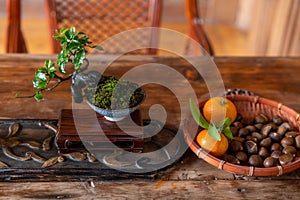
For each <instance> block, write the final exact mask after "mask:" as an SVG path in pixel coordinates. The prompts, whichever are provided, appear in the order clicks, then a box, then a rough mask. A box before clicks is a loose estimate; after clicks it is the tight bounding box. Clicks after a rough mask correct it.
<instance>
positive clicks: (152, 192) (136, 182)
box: [0, 54, 300, 199]
mask: <svg viewBox="0 0 300 200" xmlns="http://www.w3.org/2000/svg"><path fill="white" fill-rule="evenodd" d="M48 58H51V59H55V56H54V55H30V54H29V55H25V54H16V55H9V54H7V55H0V70H1V73H0V83H1V84H0V94H1V97H2V99H1V102H0V117H1V118H2V119H7V118H11V119H57V118H58V115H59V112H60V110H61V109H63V108H71V106H72V103H71V102H72V99H71V94H70V89H69V83H63V84H62V86H61V87H58V88H57V89H55V90H54V91H53V92H51V93H47V95H45V101H42V102H35V101H34V100H33V99H20V98H15V97H14V96H15V93H16V92H17V91H21V92H22V94H31V91H32V83H31V80H32V78H33V76H34V71H35V70H36V69H37V68H38V67H40V66H41V65H42V64H43V62H44V60H45V59H48ZM107 58H109V56H101V57H100V58H99V57H92V56H91V57H90V61H91V63H92V64H91V65H93V63H94V64H95V65H99V67H102V66H104V64H105V63H106V62H107ZM192 59H193V58H192ZM194 59H196V58H194ZM214 61H215V63H216V65H217V66H218V69H219V71H220V74H221V76H222V78H223V81H224V85H225V87H226V88H242V89H246V90H249V91H252V92H254V93H255V94H257V95H259V96H263V97H266V98H269V99H273V100H275V101H279V102H282V103H283V104H285V105H287V106H290V107H291V108H293V109H295V110H296V111H297V112H300V103H299V99H300V88H299V85H300V77H299V74H300V58H279V57H276V58H260V57H245V58H244V57H243V58H242V57H216V58H214ZM145 63H161V64H164V65H167V66H169V67H172V68H173V69H175V70H177V71H178V72H180V73H181V74H183V75H184V76H185V77H186V79H187V80H188V82H189V83H190V84H191V85H192V87H193V88H194V91H196V94H197V95H198V98H200V99H201V98H202V97H203V96H205V94H206V93H207V92H208V91H207V88H206V85H205V83H204V82H203V80H202V79H201V76H200V75H199V74H197V73H196V71H195V69H194V68H193V67H192V66H191V64H189V63H188V62H186V61H185V60H184V59H182V58H176V57H159V56H124V57H121V58H119V59H118V60H116V61H115V62H113V63H112V64H111V66H110V67H109V68H108V70H107V73H108V74H114V75H116V76H120V75H122V74H123V73H125V72H127V71H128V70H129V69H131V68H132V67H135V66H138V65H141V64H145ZM164 76H166V77H167V76H168V74H165V75H164ZM174 83H175V84H177V87H178V89H179V90H180V91H182V94H183V95H184V96H186V99H185V101H187V100H188V97H189V95H190V94H189V93H188V92H186V91H185V88H184V87H183V84H179V83H176V80H174ZM145 88H146V89H145V90H146V93H147V99H146V101H145V102H144V103H143V105H142V106H141V113H142V117H143V118H148V117H149V116H148V114H147V108H148V107H149V106H150V105H152V104H161V105H163V106H165V109H166V112H167V113H168V117H167V121H166V124H167V125H168V126H169V127H171V128H173V129H176V128H177V129H178V128H181V127H178V123H179V121H180V116H181V115H180V109H178V108H177V107H178V106H176V105H178V102H177V100H176V98H175V97H174V95H173V94H172V92H170V91H169V92H168V91H167V92H165V91H166V89H165V88H164V87H160V86H157V85H155V84H152V85H151V84H150V85H147V86H146V87H145ZM183 114H184V113H183ZM299 179H300V170H296V171H293V172H292V173H289V174H284V175H282V176H279V177H243V176H238V175H234V174H231V173H229V172H226V171H222V170H218V169H216V168H215V167H212V166H211V165H209V164H208V163H206V162H204V161H203V160H200V159H198V158H197V157H196V156H195V155H194V154H193V153H192V152H190V151H187V152H186V153H185V154H184V155H183V157H182V158H181V160H179V161H178V162H177V163H175V164H173V165H171V166H170V167H169V168H168V169H166V170H163V172H162V173H160V174H159V176H157V177H156V178H154V180H144V179H130V180H122V181H120V180H119V181H118V180H114V181H113V180H111V181H101V180H100V181H93V180H89V179H84V180H72V182H68V179H66V178H63V177H57V181H54V180H53V181H43V182H40V181H30V180H29V181H28V180H27V181H26V182H23V181H21V180H19V181H13V182H2V183H0V188H1V190H0V196H1V197H7V196H8V197H10V198H16V199H20V198H38V199H45V198H62V199H63V198H76V199H89V198H96V199H98V198H99V199H100V198H103V199H111V198H115V199H127V198H128V199H145V198H155V199H157V198H161V199H177V198H179V199H188V198H189V199H196V198H199V199H202V198H205V199H221V198H222V199H224V198H233V199H240V198H249V199H250V198H259V197H261V198H280V199H297V198H299V195H300V191H299V187H300V181H299ZM70 180H71V179H70ZM7 181H9V180H7Z"/></svg>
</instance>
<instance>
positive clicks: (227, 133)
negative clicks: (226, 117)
mask: <svg viewBox="0 0 300 200" xmlns="http://www.w3.org/2000/svg"><path fill="white" fill-rule="evenodd" d="M223 133H224V135H225V136H226V137H227V138H229V139H231V140H232V139H233V135H232V132H231V130H230V127H229V126H227V127H225V128H224V129H223Z"/></svg>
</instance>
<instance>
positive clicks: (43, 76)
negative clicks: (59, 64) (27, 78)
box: [35, 71, 47, 81]
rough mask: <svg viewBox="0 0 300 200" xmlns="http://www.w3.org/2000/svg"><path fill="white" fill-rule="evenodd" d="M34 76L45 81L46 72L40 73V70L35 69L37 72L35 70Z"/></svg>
mask: <svg viewBox="0 0 300 200" xmlns="http://www.w3.org/2000/svg"><path fill="white" fill-rule="evenodd" d="M35 77H36V78H37V79H38V80H41V81H47V77H46V74H45V73H42V72H40V71H37V72H36V74H35Z"/></svg>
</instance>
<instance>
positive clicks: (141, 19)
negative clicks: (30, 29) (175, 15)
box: [45, 0, 162, 54]
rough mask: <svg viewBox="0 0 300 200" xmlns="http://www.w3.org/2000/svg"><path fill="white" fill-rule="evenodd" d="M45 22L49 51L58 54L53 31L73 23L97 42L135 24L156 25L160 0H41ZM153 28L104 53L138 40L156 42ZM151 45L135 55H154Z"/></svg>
mask: <svg viewBox="0 0 300 200" xmlns="http://www.w3.org/2000/svg"><path fill="white" fill-rule="evenodd" d="M45 2H46V13H47V15H48V21H49V27H50V31H49V33H50V34H49V35H50V38H51V44H52V51H53V53H58V52H59V51H60V45H59V43H58V41H55V40H54V39H53V37H52V35H53V34H54V33H55V30H58V29H61V28H70V26H75V27H76V30H77V31H82V32H84V33H85V34H87V35H88V36H89V38H90V40H91V41H92V42H93V44H95V45H96V44H100V43H101V42H102V41H104V40H105V39H107V38H109V37H110V36H112V35H115V34H117V33H120V32H122V31H125V30H129V29H133V28H139V27H159V26H160V19H161V8H162V1H161V0H135V1H132V0H122V1H120V0H76V1H74V0H45ZM157 37H158V33H156V32H155V31H154V32H152V33H149V34H146V35H143V34H137V35H135V37H134V38H132V39H127V40H125V38H124V41H123V43H120V41H118V43H114V44H111V45H109V47H105V49H104V52H108V53H118V52H121V51H122V46H126V45H133V43H142V44H146V45H147V44H148V45H154V46H155V44H156V43H157V42H158V38H157ZM156 52H157V50H156V49H153V48H149V49H140V50H137V51H134V52H132V53H135V54H137V53H138V54H156Z"/></svg>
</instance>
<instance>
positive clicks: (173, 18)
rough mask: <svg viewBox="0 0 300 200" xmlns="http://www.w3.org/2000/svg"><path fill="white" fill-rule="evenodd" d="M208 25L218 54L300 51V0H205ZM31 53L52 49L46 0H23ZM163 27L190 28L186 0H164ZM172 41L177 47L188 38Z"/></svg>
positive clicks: (0, 40)
mask: <svg viewBox="0 0 300 200" xmlns="http://www.w3.org/2000/svg"><path fill="white" fill-rule="evenodd" d="M0 5H1V6H0V30H1V31H0V44H1V45H0V53H4V52H5V44H4V39H5V34H6V27H7V22H6V13H7V12H6V0H0ZM199 10H200V13H201V18H202V20H203V24H204V28H205V31H206V33H207V35H208V36H209V38H210V40H211V42H212V44H213V48H214V50H215V55H216V56H299V55H300V1H299V0H226V1H224V0H200V4H199ZM21 26H22V30H23V34H24V37H25V41H26V44H27V48H28V51H29V53H34V54H46V53H51V50H50V43H49V41H48V36H47V31H48V29H47V22H46V16H45V11H44V1H43V0H22V25H21ZM161 27H165V28H169V29H172V30H176V31H179V32H182V33H185V34H186V33H187V31H188V26H187V21H186V18H185V13H184V3H183V0H163V11H162V23H161ZM161 42H168V43H169V45H173V47H172V48H182V47H183V45H184V44H182V43H177V42H176V43H174V42H173V41H172V38H171V39H170V38H169V40H168V41H166V40H165V41H164V40H162V41H161Z"/></svg>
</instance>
